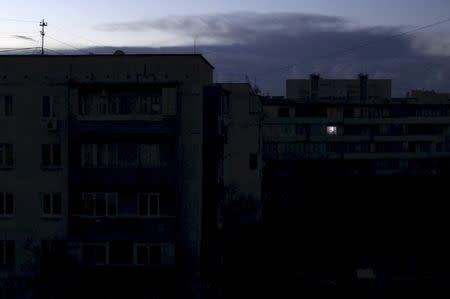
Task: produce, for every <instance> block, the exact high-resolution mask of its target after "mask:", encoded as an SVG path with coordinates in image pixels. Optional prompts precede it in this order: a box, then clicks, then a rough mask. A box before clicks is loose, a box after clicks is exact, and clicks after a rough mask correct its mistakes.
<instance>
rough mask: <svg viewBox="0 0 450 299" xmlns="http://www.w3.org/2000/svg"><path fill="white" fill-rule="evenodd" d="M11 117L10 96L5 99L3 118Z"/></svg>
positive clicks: (11, 101)
mask: <svg viewBox="0 0 450 299" xmlns="http://www.w3.org/2000/svg"><path fill="white" fill-rule="evenodd" d="M12 115H13V98H12V96H6V97H5V116H12Z"/></svg>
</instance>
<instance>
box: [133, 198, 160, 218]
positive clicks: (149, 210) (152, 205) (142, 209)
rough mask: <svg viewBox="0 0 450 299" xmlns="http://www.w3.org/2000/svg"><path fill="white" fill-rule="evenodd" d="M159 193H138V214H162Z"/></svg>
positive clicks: (144, 215) (155, 215)
mask: <svg viewBox="0 0 450 299" xmlns="http://www.w3.org/2000/svg"><path fill="white" fill-rule="evenodd" d="M159 199H160V194H159V193H139V194H138V214H139V216H143V217H158V216H159V215H160V208H159Z"/></svg>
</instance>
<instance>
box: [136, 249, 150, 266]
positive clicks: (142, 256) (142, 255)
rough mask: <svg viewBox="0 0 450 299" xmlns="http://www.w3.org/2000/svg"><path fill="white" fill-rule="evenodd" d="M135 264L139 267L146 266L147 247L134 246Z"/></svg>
mask: <svg viewBox="0 0 450 299" xmlns="http://www.w3.org/2000/svg"><path fill="white" fill-rule="evenodd" d="M136 262H137V264H139V265H147V264H148V250H147V246H145V245H143V244H139V245H137V246H136Z"/></svg>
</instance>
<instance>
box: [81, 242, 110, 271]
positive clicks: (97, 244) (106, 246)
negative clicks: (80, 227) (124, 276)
mask: <svg viewBox="0 0 450 299" xmlns="http://www.w3.org/2000/svg"><path fill="white" fill-rule="evenodd" d="M85 247H94V250H95V263H93V264H90V265H94V266H106V265H109V242H88V243H81V250H80V259H81V262H82V263H85V260H84V254H83V250H84V248H85ZM97 247H104V254H105V262H104V263H98V262H97Z"/></svg>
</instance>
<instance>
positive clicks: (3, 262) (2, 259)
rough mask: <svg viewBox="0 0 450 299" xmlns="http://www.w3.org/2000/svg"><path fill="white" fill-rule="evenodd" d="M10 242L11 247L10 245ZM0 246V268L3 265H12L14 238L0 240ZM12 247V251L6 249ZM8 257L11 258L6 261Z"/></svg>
mask: <svg viewBox="0 0 450 299" xmlns="http://www.w3.org/2000/svg"><path fill="white" fill-rule="evenodd" d="M11 244H12V248H11V246H8V245H11ZM0 246H1V247H2V250H0V253H3V254H2V255H0V269H1V268H5V267H14V265H15V263H16V252H15V251H16V242H15V241H14V240H5V239H2V240H0ZM9 249H12V252H9V253H8V250H9ZM8 258H11V259H12V260H11V261H10V262H8Z"/></svg>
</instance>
